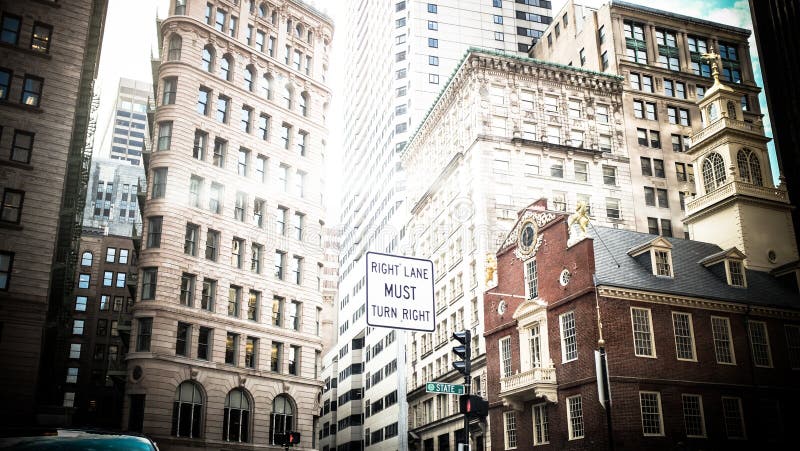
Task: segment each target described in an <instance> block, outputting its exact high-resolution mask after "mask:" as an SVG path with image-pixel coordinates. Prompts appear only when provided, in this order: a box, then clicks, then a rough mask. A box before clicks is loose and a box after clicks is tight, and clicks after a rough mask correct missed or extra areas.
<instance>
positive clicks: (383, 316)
mask: <svg viewBox="0 0 800 451" xmlns="http://www.w3.org/2000/svg"><path fill="white" fill-rule="evenodd" d="M366 261H367V324H368V325H370V326H373V327H388V328H391V329H407V330H417V331H421V332H433V331H434V330H436V318H435V316H436V315H435V313H436V312H435V308H434V299H433V262H431V261H430V260H423V259H421V258H413V257H403V256H400V255H389V254H380V253H378V252H367V258H366Z"/></svg>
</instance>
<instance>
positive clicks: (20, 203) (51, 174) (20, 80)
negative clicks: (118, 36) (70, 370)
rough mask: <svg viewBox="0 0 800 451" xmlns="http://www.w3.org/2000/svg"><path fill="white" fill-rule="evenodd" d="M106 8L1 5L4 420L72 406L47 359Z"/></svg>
mask: <svg viewBox="0 0 800 451" xmlns="http://www.w3.org/2000/svg"><path fill="white" fill-rule="evenodd" d="M106 6H107V1H105V0H84V1H79V0H76V1H70V2H55V1H41V2H14V1H2V2H0V21H2V30H3V31H2V36H0V195H2V199H0V202H1V203H0V366H2V367H3V371H2V375H0V404H2V405H3V406H7V408H3V409H2V410H1V411H0V422H2V424H3V425H6V426H7V425H14V424H23V425H26V426H29V425H31V424H34V421H35V420H34V413H35V411H36V410H37V404H39V405H41V406H47V408H46V409H44V408H43V409H39V411H40V413H48V412H50V407H53V412H52V413H54V414H56V415H60V414H62V413H63V409H62V408H61V407H62V406H65V407H69V406H70V405H71V400H69V399H64V398H59V397H58V396H59V391H58V390H49V389H50V388H51V387H53V384H55V382H53V381H55V380H58V381H63V379H64V376H65V375H64V374H63V373H60V374H57V375H54V374H51V372H50V367H49V361H50V360H51V359H52V358H53V355H52V354H51V352H55V351H53V348H52V346H54V343H55V331H56V330H57V329H58V328H59V327H66V318H65V317H64V316H63V315H62V312H63V309H62V307H63V308H66V304H67V302H68V299H69V298H70V297H71V293H72V288H73V273H74V270H75V267H76V264H77V258H78V256H77V253H78V249H77V247H78V241H79V238H80V212H81V211H82V206H83V195H84V189H85V182H86V177H87V176H88V171H89V161H90V159H91V146H90V147H89V149H86V143H87V140H86V136H87V132H88V129H89V123H90V112H91V103H92V85H93V82H94V77H95V75H96V73H97V64H98V60H99V54H100V38H101V36H102V31H103V26H104V24H105V14H106ZM48 315H49V318H48ZM46 319H47V320H48V321H47V324H46ZM46 326H49V327H46ZM42 349H45V352H44V353H42ZM40 363H41V374H39V373H40ZM37 386H39V387H42V388H43V389H42V391H41V392H40V393H38V394H37V393H36V387H37ZM8 406H14V407H13V408H8ZM41 419H44V420H47V418H45V417H41Z"/></svg>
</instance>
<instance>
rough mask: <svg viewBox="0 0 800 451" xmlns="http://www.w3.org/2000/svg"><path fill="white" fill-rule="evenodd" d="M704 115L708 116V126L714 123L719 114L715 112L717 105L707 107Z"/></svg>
mask: <svg viewBox="0 0 800 451" xmlns="http://www.w3.org/2000/svg"><path fill="white" fill-rule="evenodd" d="M706 113H707V116H708V123H709V124H710V123H712V122H714V121H716V120H717V116H718V115H719V112H718V111H717V104H716V103H712V104H711V105H709V106H708V108H707V109H706Z"/></svg>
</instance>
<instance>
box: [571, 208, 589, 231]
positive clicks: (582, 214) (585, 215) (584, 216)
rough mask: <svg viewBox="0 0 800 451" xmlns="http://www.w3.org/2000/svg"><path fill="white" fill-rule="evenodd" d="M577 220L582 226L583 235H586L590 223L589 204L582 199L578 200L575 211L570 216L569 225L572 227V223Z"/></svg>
mask: <svg viewBox="0 0 800 451" xmlns="http://www.w3.org/2000/svg"><path fill="white" fill-rule="evenodd" d="M576 222H577V223H578V227H580V228H581V235H582V236H584V237H585V236H586V227H587V226H588V225H589V206H588V205H586V202H584V201H582V200H579V201H578V206H577V207H576V208H575V213H574V214H572V216H570V217H569V223H568V224H567V225H568V226H569V228H570V229H572V225H573V224H575V223H576Z"/></svg>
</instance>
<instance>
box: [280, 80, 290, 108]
mask: <svg viewBox="0 0 800 451" xmlns="http://www.w3.org/2000/svg"><path fill="white" fill-rule="evenodd" d="M281 97H283V106H285V107H286V108H287V109H289V110H291V109H292V87H291V86H289V85H288V84H285V85H283V92H282V93H281Z"/></svg>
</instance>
